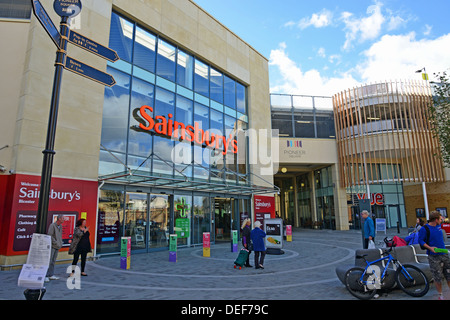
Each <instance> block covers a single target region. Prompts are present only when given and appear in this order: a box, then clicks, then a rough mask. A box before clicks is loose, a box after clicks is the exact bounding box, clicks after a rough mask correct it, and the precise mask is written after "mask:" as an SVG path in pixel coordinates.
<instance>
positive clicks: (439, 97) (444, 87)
mask: <svg viewBox="0 0 450 320" xmlns="http://www.w3.org/2000/svg"><path fill="white" fill-rule="evenodd" d="M434 77H435V78H436V79H437V80H438V81H432V82H431V84H432V90H433V102H434V103H433V104H431V106H430V108H429V109H430V112H431V119H430V121H431V124H432V128H433V131H434V133H435V135H437V136H438V138H439V142H440V145H441V153H442V160H443V161H444V166H446V167H450V80H449V77H448V75H447V72H446V71H444V72H442V73H441V72H438V73H434Z"/></svg>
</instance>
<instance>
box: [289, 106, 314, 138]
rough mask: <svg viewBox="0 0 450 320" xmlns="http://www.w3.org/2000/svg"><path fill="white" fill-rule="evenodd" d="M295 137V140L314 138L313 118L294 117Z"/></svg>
mask: <svg viewBox="0 0 450 320" xmlns="http://www.w3.org/2000/svg"><path fill="white" fill-rule="evenodd" d="M294 121H295V136H296V137H297V138H314V137H315V136H316V135H315V132H314V116H313V115H312V112H311V113H309V114H302V115H298V114H295V115H294Z"/></svg>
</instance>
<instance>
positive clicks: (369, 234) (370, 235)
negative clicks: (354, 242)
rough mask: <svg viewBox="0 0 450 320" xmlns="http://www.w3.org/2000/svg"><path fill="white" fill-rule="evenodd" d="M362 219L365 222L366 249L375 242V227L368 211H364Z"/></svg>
mask: <svg viewBox="0 0 450 320" xmlns="http://www.w3.org/2000/svg"><path fill="white" fill-rule="evenodd" d="M361 216H362V218H363V219H364V220H365V221H364V249H367V248H368V247H369V241H370V240H372V241H375V226H374V224H373V220H372V218H371V217H370V216H369V212H368V211H367V210H363V211H362V212H361Z"/></svg>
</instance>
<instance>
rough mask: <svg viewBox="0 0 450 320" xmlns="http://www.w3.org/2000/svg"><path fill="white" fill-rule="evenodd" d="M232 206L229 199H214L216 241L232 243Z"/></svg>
mask: <svg viewBox="0 0 450 320" xmlns="http://www.w3.org/2000/svg"><path fill="white" fill-rule="evenodd" d="M231 219H232V204H231V199H229V198H215V199H214V227H215V241H216V242H218V241H230V240H231V229H232V221H231Z"/></svg>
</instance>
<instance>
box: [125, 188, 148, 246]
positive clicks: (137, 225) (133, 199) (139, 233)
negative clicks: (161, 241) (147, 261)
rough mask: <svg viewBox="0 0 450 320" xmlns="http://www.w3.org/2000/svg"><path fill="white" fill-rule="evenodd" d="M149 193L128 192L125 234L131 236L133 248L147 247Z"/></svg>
mask: <svg viewBox="0 0 450 320" xmlns="http://www.w3.org/2000/svg"><path fill="white" fill-rule="evenodd" d="M147 214H148V211H147V193H133V192H128V193H127V199H126V207H125V219H124V220H125V236H127V237H131V250H139V249H146V243H147V240H146V235H147V232H146V228H147Z"/></svg>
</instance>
